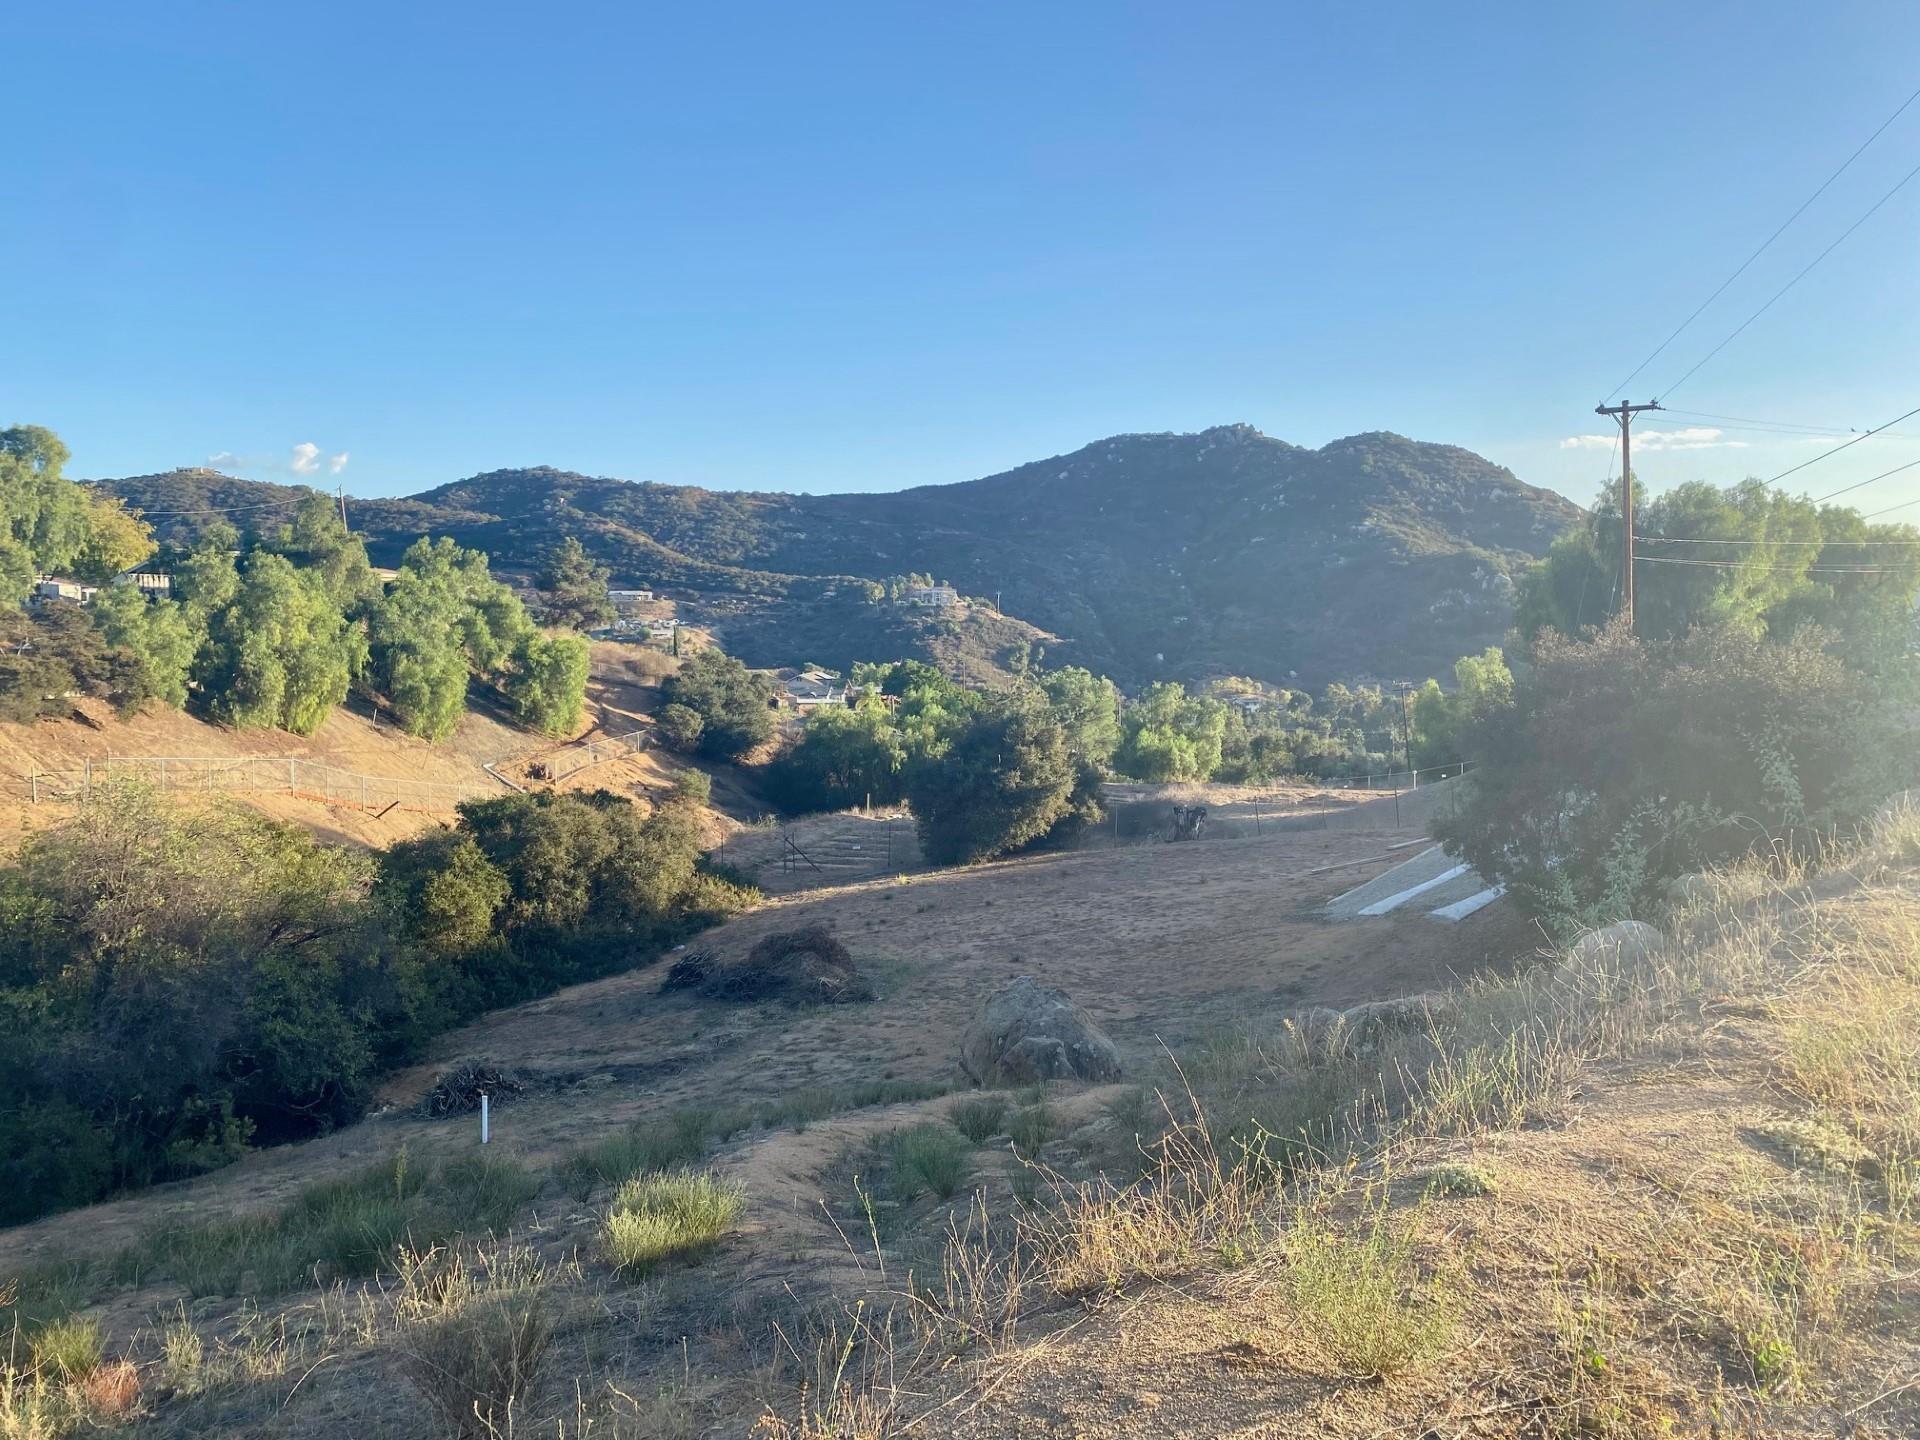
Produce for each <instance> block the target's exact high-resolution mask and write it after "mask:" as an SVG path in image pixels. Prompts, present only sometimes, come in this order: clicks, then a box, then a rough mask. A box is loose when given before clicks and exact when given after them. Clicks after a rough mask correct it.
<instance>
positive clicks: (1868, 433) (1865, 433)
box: [1761, 172, 1920, 485]
mask: <svg viewBox="0 0 1920 1440" xmlns="http://www.w3.org/2000/svg"><path fill="white" fill-rule="evenodd" d="M1916 173H1920V172H1916ZM1915 415H1920V405H1916V406H1914V407H1913V409H1911V410H1909V411H1907V413H1906V414H1904V415H1896V416H1894V417H1893V419H1891V420H1889V421H1887V423H1886V424H1885V425H1876V426H1874V427H1873V429H1871V430H1862V431H1861V432H1860V433H1859V434H1858V435H1856V436H1854V437H1853V438H1852V439H1851V440H1848V441H1846V442H1845V443H1844V444H1840V445H1836V446H1834V447H1833V448H1832V449H1831V450H1822V451H1821V452H1820V453H1819V454H1818V455H1816V456H1814V457H1813V458H1812V459H1811V460H1802V461H1801V462H1800V463H1799V464H1798V465H1793V466H1789V467H1788V468H1787V469H1785V470H1782V471H1781V472H1780V473H1779V474H1778V475H1775V476H1773V477H1772V478H1770V479H1767V480H1763V481H1762V482H1761V483H1762V484H1763V485H1778V484H1779V483H1780V482H1781V481H1782V480H1784V479H1786V478H1787V476H1789V475H1793V474H1797V473H1798V472H1799V471H1802V470H1804V469H1806V468H1807V467H1808V466H1809V465H1818V464H1819V463H1820V462H1821V461H1822V460H1824V459H1826V458H1827V457H1828V456H1829V455H1838V454H1839V453H1840V452H1841V451H1842V450H1846V449H1849V448H1851V447H1852V446H1855V445H1858V444H1859V443H1860V442H1861V441H1862V440H1866V439H1870V438H1871V437H1873V436H1875V435H1878V434H1880V433H1881V431H1883V430H1886V429H1887V428H1888V427H1889V426H1893V425H1898V424H1899V423H1900V422H1901V421H1902V420H1908V419H1911V418H1912V417H1913V416H1915Z"/></svg>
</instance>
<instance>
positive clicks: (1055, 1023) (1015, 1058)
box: [960, 975, 1120, 1085]
mask: <svg viewBox="0 0 1920 1440" xmlns="http://www.w3.org/2000/svg"><path fill="white" fill-rule="evenodd" d="M960 1068H961V1070H963V1071H965V1072H966V1075H967V1078H968V1079H969V1080H971V1081H973V1083H974V1084H976V1085H1030V1084H1033V1083H1035V1082H1036V1081H1041V1080H1067V1079H1075V1080H1118V1079H1119V1078H1120V1052H1119V1051H1118V1050H1116V1049H1115V1048H1114V1045H1113V1041H1111V1040H1109V1039H1108V1038H1107V1037H1106V1035H1105V1034H1103V1033H1102V1032H1101V1030H1100V1027H1099V1026H1097V1025H1095V1024H1094V1023H1093V1018H1092V1017H1091V1016H1090V1015H1088V1014H1087V1012H1086V1011H1084V1010H1082V1009H1081V1008H1080V1007H1079V1006H1078V1005H1076V1004H1074V1003H1073V1001H1072V1000H1070V999H1068V998H1067V995H1066V993H1065V992H1064V991H1061V990H1055V989H1053V988H1052V987H1051V986H1047V985H1042V984H1041V983H1040V982H1039V981H1038V980H1035V979H1034V978H1033V977H1032V976H1030V975H1022V976H1020V978H1019V979H1017V980H1015V981H1013V982H1012V983H1011V984H1009V985H1007V986H1006V987H1005V988H1004V989H1002V990H999V991H997V992H995V993H994V994H993V995H991V996H989V997H988V999H987V1003H986V1004H985V1005H983V1006H982V1007H981V1009H980V1015H979V1017H978V1018H977V1019H976V1020H975V1021H974V1022H973V1023H972V1024H971V1025H969V1026H968V1027H967V1029H966V1032H965V1033H964V1034H963V1035H962V1036H961V1037H960Z"/></svg>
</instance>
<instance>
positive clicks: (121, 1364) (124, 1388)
mask: <svg viewBox="0 0 1920 1440" xmlns="http://www.w3.org/2000/svg"><path fill="white" fill-rule="evenodd" d="M80 1393H81V1395H82V1396H83V1397H84V1398H85V1401H86V1405H87V1408H88V1409H89V1410H90V1411H92V1412H93V1414H94V1415H96V1416H97V1417H99V1418H100V1419H102V1420H118V1419H122V1418H124V1417H125V1416H128V1415H131V1414H132V1413H133V1411H134V1408H135V1407H136V1406H138V1405H139V1403H140V1368H139V1367H138V1366H137V1365H135V1364H134V1363H133V1362H132V1361H131V1360H110V1361H108V1362H107V1363H106V1364H104V1365H100V1366H97V1367H96V1368H95V1369H94V1370H93V1371H92V1372H91V1373H89V1374H88V1376H87V1377H86V1379H84V1380H82V1381H81V1382H80Z"/></svg>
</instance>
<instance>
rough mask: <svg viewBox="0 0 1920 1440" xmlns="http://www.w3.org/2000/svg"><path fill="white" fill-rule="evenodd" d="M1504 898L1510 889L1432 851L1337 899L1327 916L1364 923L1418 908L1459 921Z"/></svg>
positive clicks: (1439, 851) (1439, 917)
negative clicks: (1364, 920)
mask: <svg viewBox="0 0 1920 1440" xmlns="http://www.w3.org/2000/svg"><path fill="white" fill-rule="evenodd" d="M1505 893H1506V887H1505V886H1503V885H1489V884H1487V882H1486V881H1485V880H1483V879H1481V878H1480V876H1479V875H1478V874H1476V873H1475V872H1474V869H1473V867H1472V866H1471V865H1462V864H1459V863H1458V862H1456V861H1455V860H1454V859H1453V858H1452V857H1451V856H1449V855H1448V854H1447V852H1446V851H1444V850H1442V849H1441V848H1440V847H1439V846H1438V845H1433V846H1429V847H1428V848H1427V849H1425V850H1422V851H1421V852H1420V853H1419V854H1418V855H1415V856H1414V857H1413V858H1412V859H1411V860H1405V861H1402V862H1401V863H1400V864H1398V865H1396V866H1394V867H1393V869H1391V870H1389V871H1387V873H1386V874H1384V875H1376V876H1375V877H1374V878H1373V879H1371V880H1369V881H1368V882H1367V883H1366V884H1364V885H1356V886H1355V887H1354V888H1353V889H1351V890H1349V891H1347V892H1346V894H1344V895H1336V896H1335V897H1334V898H1333V899H1331V900H1329V901H1328V902H1327V914H1328V915H1329V916H1331V917H1332V918H1333V919H1336V920H1359V919H1363V918H1367V917H1371V916H1376V915H1390V914H1392V913H1393V912H1394V911H1396V910H1399V909H1402V908H1404V907H1406V906H1413V907H1414V908H1416V909H1419V910H1422V911H1424V912H1425V913H1426V914H1428V915H1431V916H1432V917H1433V918H1434V919H1436V920H1448V921H1460V920H1464V919H1466V918H1467V917H1468V916H1469V915H1473V914H1476V913H1478V912H1479V911H1481V910H1484V909H1486V908H1487V906H1489V905H1491V904H1492V903H1493V902H1494V901H1496V900H1498V899H1499V898H1500V897H1501V896H1502V895H1504V894H1505Z"/></svg>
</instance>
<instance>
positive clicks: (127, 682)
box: [0, 600, 148, 721]
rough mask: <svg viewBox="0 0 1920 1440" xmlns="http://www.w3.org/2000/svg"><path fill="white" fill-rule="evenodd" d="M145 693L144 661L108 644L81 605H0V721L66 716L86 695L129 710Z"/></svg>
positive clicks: (62, 601) (122, 647)
mask: <svg viewBox="0 0 1920 1440" xmlns="http://www.w3.org/2000/svg"><path fill="white" fill-rule="evenodd" d="M147 693H148V690H147V675H146V672H145V670H144V669H143V667H142V664H141V660H140V657H139V656H137V655H135V654H134V653H133V652H132V651H131V650H129V649H127V648H125V647H124V646H114V645H109V644H108V643H107V641H106V637H105V636H103V635H102V634H101V633H100V631H99V629H98V628H97V627H96V626H95V625H94V623H93V621H92V619H91V618H90V617H89V616H88V614H87V612H86V611H85V610H83V609H81V607H80V606H78V605H75V604H71V603H69V602H68V601H64V600H60V601H55V602H53V603H51V604H47V605H41V606H39V607H38V608H36V609H35V610H33V611H32V612H30V613H29V612H23V611H19V610H13V609H10V608H4V607H0V720H13V721H26V720H35V719H38V718H39V717H41V716H43V715H66V714H68V713H70V712H71V711H72V709H73V701H74V698H75V697H76V696H82V695H84V696H88V697H91V698H93V699H99V700H105V701H108V702H109V703H110V704H112V705H113V706H114V707H115V708H116V709H120V710H130V709H132V708H134V707H135V706H137V705H138V704H139V703H140V702H141V701H142V700H143V699H145V698H146V696H147Z"/></svg>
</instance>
